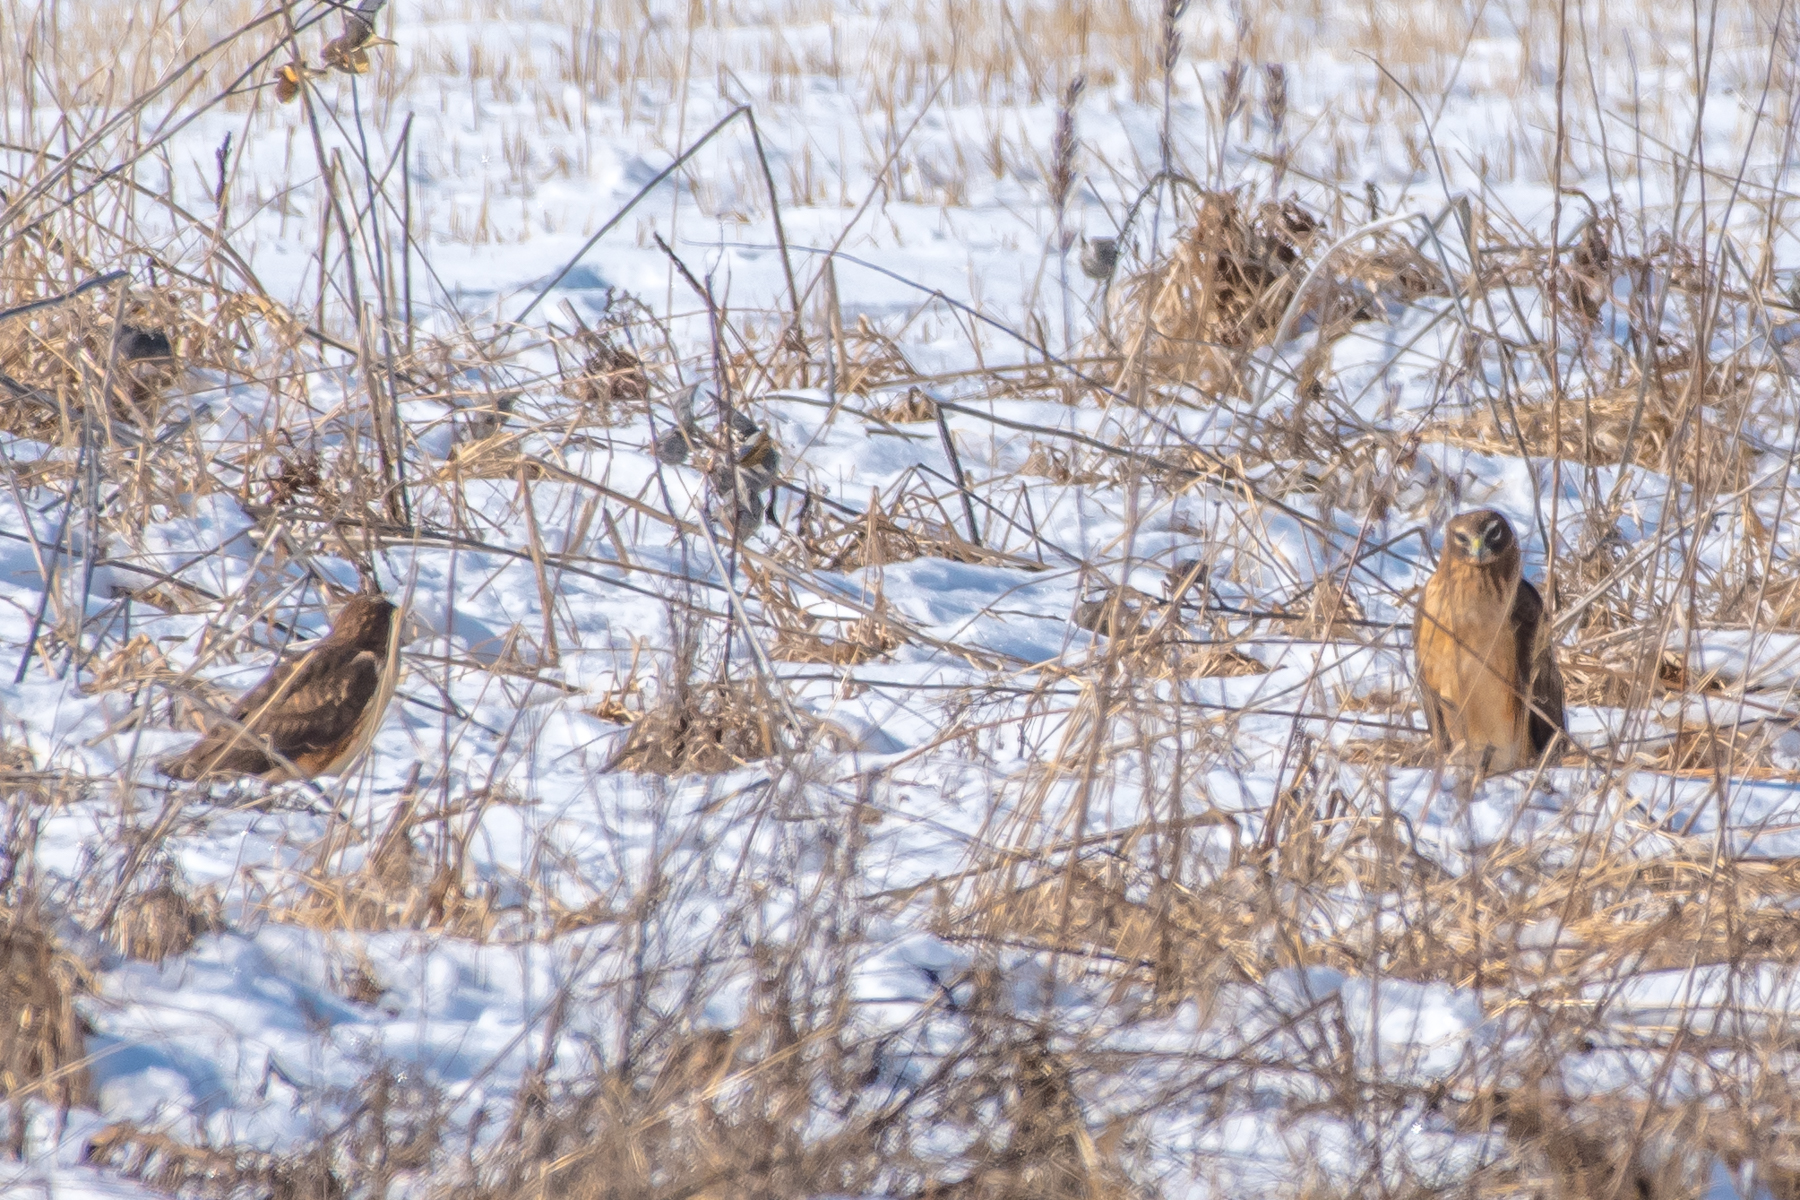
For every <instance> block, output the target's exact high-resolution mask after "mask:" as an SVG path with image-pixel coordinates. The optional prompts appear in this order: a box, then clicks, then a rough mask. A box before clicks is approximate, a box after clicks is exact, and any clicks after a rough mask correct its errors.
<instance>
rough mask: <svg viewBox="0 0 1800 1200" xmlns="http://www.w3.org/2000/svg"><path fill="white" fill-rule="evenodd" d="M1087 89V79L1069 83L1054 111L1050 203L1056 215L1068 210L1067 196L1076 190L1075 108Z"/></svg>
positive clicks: (1085, 77)
mask: <svg viewBox="0 0 1800 1200" xmlns="http://www.w3.org/2000/svg"><path fill="white" fill-rule="evenodd" d="M1086 87H1087V76H1085V75H1077V76H1076V77H1075V78H1073V79H1071V80H1070V81H1069V86H1068V87H1067V88H1065V89H1064V90H1063V95H1062V105H1061V107H1059V108H1058V109H1057V111H1056V136H1055V138H1054V139H1052V141H1051V144H1050V159H1051V168H1050V202H1051V203H1052V204H1053V205H1055V206H1056V211H1057V212H1058V213H1059V214H1060V213H1062V212H1063V211H1064V210H1065V209H1067V207H1068V204H1069V193H1070V192H1071V191H1073V190H1074V187H1075V147H1076V144H1077V143H1076V141H1075V104H1076V102H1077V101H1079V100H1080V99H1081V93H1082V91H1083V89H1085V88H1086Z"/></svg>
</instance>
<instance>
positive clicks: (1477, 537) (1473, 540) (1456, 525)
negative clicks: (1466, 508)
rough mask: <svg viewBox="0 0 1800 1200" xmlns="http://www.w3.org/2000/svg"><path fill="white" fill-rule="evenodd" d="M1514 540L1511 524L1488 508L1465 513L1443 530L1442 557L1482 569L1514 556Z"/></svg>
mask: <svg viewBox="0 0 1800 1200" xmlns="http://www.w3.org/2000/svg"><path fill="white" fill-rule="evenodd" d="M1518 548H1519V542H1518V539H1517V538H1515V537H1514V536H1513V527H1512V523H1511V522H1510V521H1508V520H1507V519H1506V518H1505V517H1504V516H1502V515H1501V514H1499V513H1497V512H1495V511H1494V510H1493V509H1491V508H1481V509H1476V510H1475V511H1474V512H1466V513H1463V514H1462V515H1460V516H1458V517H1455V518H1453V519H1452V520H1451V522H1450V524H1449V525H1447V526H1445V528H1444V556H1445V557H1446V558H1455V559H1461V560H1462V561H1464V562H1468V563H1473V564H1475V565H1476V566H1480V567H1485V566H1488V565H1489V564H1491V563H1494V562H1496V561H1498V560H1499V559H1501V558H1504V557H1505V556H1506V555H1507V554H1508V553H1513V554H1515V555H1516V554H1517V551H1518Z"/></svg>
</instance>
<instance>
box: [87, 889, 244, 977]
mask: <svg viewBox="0 0 1800 1200" xmlns="http://www.w3.org/2000/svg"><path fill="white" fill-rule="evenodd" d="M224 927H225V922H224V918H223V915H222V912H221V909H220V904H219V897H218V894H217V893H216V892H214V891H212V890H211V889H207V890H205V891H202V892H200V893H198V894H197V895H196V894H190V893H189V892H188V891H187V890H186V889H184V888H180V887H177V886H176V885H175V884H174V883H173V882H172V881H168V880H165V881H163V882H161V883H158V884H156V885H155V886H153V887H150V888H146V889H145V890H143V891H141V892H137V893H135V894H133V895H131V896H128V897H126V898H125V900H124V901H122V902H121V903H120V905H119V909H118V912H116V913H115V914H113V919H112V925H111V927H110V928H109V929H108V930H107V935H108V937H109V939H110V940H111V941H112V943H113V945H114V946H117V947H118V949H119V952H120V953H122V954H124V955H125V956H126V957H127V958H136V959H141V960H143V961H144V962H149V963H160V962H162V961H163V960H164V959H165V958H169V957H171V956H175V955H182V954H186V953H187V952H188V951H189V950H191V949H193V947H194V943H195V942H196V941H198V940H199V939H200V938H201V937H203V936H204V935H206V934H208V933H217V932H218V931H219V930H221V929H223V928H224Z"/></svg>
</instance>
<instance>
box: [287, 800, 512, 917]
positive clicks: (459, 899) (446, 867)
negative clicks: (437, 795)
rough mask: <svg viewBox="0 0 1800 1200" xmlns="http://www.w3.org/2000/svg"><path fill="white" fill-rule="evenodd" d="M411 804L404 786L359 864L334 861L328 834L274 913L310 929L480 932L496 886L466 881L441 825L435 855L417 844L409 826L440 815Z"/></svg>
mask: <svg viewBox="0 0 1800 1200" xmlns="http://www.w3.org/2000/svg"><path fill="white" fill-rule="evenodd" d="M417 804H418V794H417V792H415V791H410V790H409V791H408V792H407V794H406V797H405V799H404V800H403V801H402V802H401V803H400V804H399V805H398V806H396V808H395V809H394V812H393V814H392V815H391V817H390V818H389V820H388V823H387V826H386V828H384V829H383V831H382V833H381V836H380V837H379V838H377V839H376V842H375V844H374V846H373V847H372V848H371V849H370V851H369V853H368V855H367V857H366V858H365V859H364V860H363V864H362V866H361V867H360V868H358V869H357V870H354V871H348V872H339V871H335V870H333V869H332V867H331V863H332V862H333V861H335V859H336V858H337V851H338V849H339V844H338V842H336V841H332V840H328V841H327V843H326V844H325V845H324V846H322V847H321V849H320V852H319V855H318V860H317V863H316V865H315V866H314V867H313V868H312V869H311V870H309V871H307V872H306V874H305V876H304V877H303V878H302V879H301V887H302V889H303V890H302V892H301V893H300V895H299V896H298V897H297V898H296V899H295V901H294V902H293V904H292V905H291V906H289V907H287V908H283V909H278V910H277V914H276V915H277V916H278V917H279V918H280V919H282V920H287V921H292V922H294V923H295V924H300V925H305V926H307V927H309V928H313V929H328V930H358V931H363V932H376V931H380V930H384V929H429V930H431V931H433V932H434V933H440V934H446V935H449V936H452V937H464V938H470V939H473V940H476V941H482V940H485V939H486V938H487V937H488V935H489V934H490V933H491V932H492V930H493V927H494V922H495V920H496V914H495V905H496V902H497V895H496V889H494V888H491V887H475V888H471V887H470V886H468V884H467V883H466V881H465V879H464V871H463V864H464V861H465V860H464V858H463V856H462V854H461V852H460V843H458V842H457V840H456V839H454V838H451V837H449V836H448V831H447V830H446V831H445V834H446V836H442V837H439V838H438V839H437V846H438V853H437V855H436V856H435V857H432V856H428V855H426V854H425V853H424V852H423V851H422V850H421V849H420V848H419V845H418V843H417V841H415V840H414V838H413V836H412V830H413V829H414V828H415V827H416V826H417V825H418V824H420V823H421V822H424V821H430V820H435V819H439V818H435V817H430V816H423V815H421V814H420V813H419V812H418V811H417Z"/></svg>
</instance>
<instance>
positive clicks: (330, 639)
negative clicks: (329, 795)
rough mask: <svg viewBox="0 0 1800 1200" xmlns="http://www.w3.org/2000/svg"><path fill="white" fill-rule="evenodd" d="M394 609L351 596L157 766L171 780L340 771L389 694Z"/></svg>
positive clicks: (374, 598) (382, 601)
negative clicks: (201, 733)
mask: <svg viewBox="0 0 1800 1200" xmlns="http://www.w3.org/2000/svg"><path fill="white" fill-rule="evenodd" d="M393 625H394V606H393V605H392V604H390V603H388V601H387V598H386V597H384V596H380V595H375V594H370V593H366V592H365V593H362V594H359V595H356V596H352V597H351V598H350V601H349V602H348V603H347V604H345V605H344V607H343V608H342V609H340V610H339V611H338V615H337V620H336V621H335V622H334V623H333V624H332V626H331V632H330V633H329V634H327V635H325V637H323V638H321V639H320V640H319V642H318V643H317V644H315V645H314V646H313V647H312V648H311V649H309V650H307V651H306V652H305V653H304V654H301V655H299V656H298V657H296V658H290V659H284V660H282V661H280V662H278V663H276V664H275V668H274V669H273V670H272V671H270V672H269V674H268V675H267V676H266V677H265V678H264V679H263V681H262V682H261V683H259V684H257V685H256V686H255V687H253V688H251V689H250V690H249V691H248V692H246V693H245V694H244V697H243V699H241V700H239V701H238V702H237V704H236V705H235V706H234V707H233V708H232V710H231V717H230V719H229V720H227V721H221V722H220V723H219V724H218V725H217V726H216V727H215V728H213V729H212V730H210V731H209V732H208V733H207V734H206V736H205V737H203V738H201V739H200V741H199V742H198V743H197V744H195V745H194V746H193V747H192V748H191V749H189V750H188V751H186V752H185V753H183V754H180V755H177V756H175V757H174V758H171V759H166V760H164V761H163V762H162V763H161V764H160V767H161V770H162V772H163V774H165V775H168V776H170V777H171V778H174V779H205V778H213V777H217V776H223V775H260V776H262V777H263V778H264V779H268V780H282V779H293V778H307V779H310V778H312V777H313V776H315V775H330V774H333V773H335V772H337V771H341V770H342V769H343V768H344V767H346V766H348V765H349V762H350V760H351V759H352V758H354V757H355V756H356V754H357V753H358V752H359V751H361V750H362V748H363V747H364V746H365V745H367V744H368V740H369V738H370V737H371V736H373V734H374V732H375V727H376V725H378V724H379V723H380V721H381V714H382V709H383V708H384V707H385V701H386V699H387V696H388V695H390V694H391V693H392V689H391V688H388V689H383V687H382V686H381V684H382V678H381V677H382V673H383V672H384V671H385V670H386V669H387V665H388V639H389V636H390V634H391V633H392V630H393Z"/></svg>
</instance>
